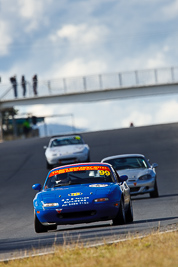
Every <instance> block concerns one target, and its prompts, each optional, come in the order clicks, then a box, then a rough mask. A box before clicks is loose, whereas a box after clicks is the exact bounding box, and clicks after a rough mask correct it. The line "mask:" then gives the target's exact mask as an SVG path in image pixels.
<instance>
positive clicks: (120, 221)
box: [113, 198, 126, 225]
mask: <svg viewBox="0 0 178 267" xmlns="http://www.w3.org/2000/svg"><path fill="white" fill-rule="evenodd" d="M124 223H126V217H125V208H124V201H123V199H122V198H121V201H120V206H119V211H118V214H117V216H116V217H115V218H114V219H113V225H120V224H124Z"/></svg>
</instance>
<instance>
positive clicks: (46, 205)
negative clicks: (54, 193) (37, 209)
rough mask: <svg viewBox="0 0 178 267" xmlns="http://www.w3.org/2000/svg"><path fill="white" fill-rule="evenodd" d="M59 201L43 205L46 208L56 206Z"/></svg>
mask: <svg viewBox="0 0 178 267" xmlns="http://www.w3.org/2000/svg"><path fill="white" fill-rule="evenodd" d="M58 206H59V203H43V207H44V208H47V207H58Z"/></svg>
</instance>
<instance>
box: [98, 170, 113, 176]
mask: <svg viewBox="0 0 178 267" xmlns="http://www.w3.org/2000/svg"><path fill="white" fill-rule="evenodd" d="M99 174H100V175H101V176H102V175H106V176H109V175H110V172H109V171H103V170H101V171H99Z"/></svg>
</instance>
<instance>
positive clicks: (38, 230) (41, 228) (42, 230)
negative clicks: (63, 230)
mask: <svg viewBox="0 0 178 267" xmlns="http://www.w3.org/2000/svg"><path fill="white" fill-rule="evenodd" d="M34 227H35V232H36V233H45V232H47V231H50V230H56V229H57V225H56V224H54V225H49V226H45V225H43V224H42V223H40V221H39V220H38V217H37V216H36V213H35V211H34Z"/></svg>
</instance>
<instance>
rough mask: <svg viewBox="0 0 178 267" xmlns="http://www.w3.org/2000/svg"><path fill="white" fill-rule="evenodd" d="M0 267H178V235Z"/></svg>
mask: <svg viewBox="0 0 178 267" xmlns="http://www.w3.org/2000/svg"><path fill="white" fill-rule="evenodd" d="M1 266H13V267H16V266H17V267H21V266H26V267H31V266H35V267H38V266H39V267H40V266H43V267H46V266H48V267H49V266H55V267H56V266H60V267H68V266H72V267H79V266H80V267H95V266H96V267H100V266H102V267H108V266H109V267H117V266H118V267H120V266H122V267H123V266H124V267H128V266H135V267H143V266H144V267H147V266H149V267H150V266H151V267H154V266H163V267H164V266H165V267H169V266H171V267H178V231H175V232H165V233H163V234H160V233H156V234H155V233H154V234H150V235H148V236H147V237H143V238H140V239H139V238H138V239H135V238H131V239H129V240H127V241H124V242H119V243H117V244H112V245H107V244H105V245H103V246H99V247H91V248H86V247H82V246H81V245H80V246H79V245H78V244H77V245H76V246H75V247H74V248H73V249H67V248H65V247H61V246H56V247H55V252H54V254H49V255H44V256H38V257H29V258H25V259H20V260H12V261H9V262H1V263H0V267H1Z"/></svg>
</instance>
